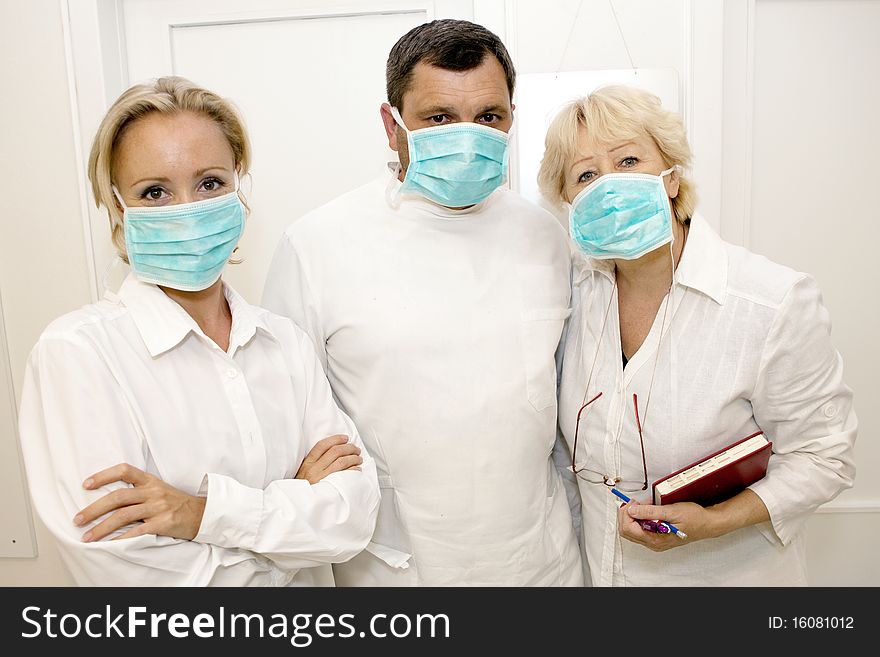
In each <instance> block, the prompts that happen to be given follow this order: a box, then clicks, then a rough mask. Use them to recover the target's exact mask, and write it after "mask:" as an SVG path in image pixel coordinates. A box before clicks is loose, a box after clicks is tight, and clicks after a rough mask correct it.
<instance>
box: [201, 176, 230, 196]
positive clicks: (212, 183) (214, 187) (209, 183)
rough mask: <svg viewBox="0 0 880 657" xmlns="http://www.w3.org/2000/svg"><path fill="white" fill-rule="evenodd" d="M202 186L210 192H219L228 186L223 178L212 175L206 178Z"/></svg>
mask: <svg viewBox="0 0 880 657" xmlns="http://www.w3.org/2000/svg"><path fill="white" fill-rule="evenodd" d="M201 187H202V190H204V191H206V192H208V193H213V192H218V191H220V190H221V189H223V188H224V187H226V183H225V182H223V181H222V180H220V178H216V177H213V176H212V177H210V178H205V179H204V180H203V181H202V185H201Z"/></svg>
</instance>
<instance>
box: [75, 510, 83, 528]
mask: <svg viewBox="0 0 880 657" xmlns="http://www.w3.org/2000/svg"><path fill="white" fill-rule="evenodd" d="M83 520H85V518H83V516H82V514H81V513H78V514H76V517H74V519H73V524H75V525H81V524H83Z"/></svg>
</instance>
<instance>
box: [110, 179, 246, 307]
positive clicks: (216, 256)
mask: <svg viewBox="0 0 880 657" xmlns="http://www.w3.org/2000/svg"><path fill="white" fill-rule="evenodd" d="M113 191H114V192H115V193H116V196H117V198H119V193H118V192H116V190H115V189H114V190H113ZM119 202H120V204H122V207H123V208H125V214H124V216H123V222H124V223H123V229H124V232H125V248H126V250H127V251H128V262H129V264H130V265H131V270H132V271H133V272H134V274H135V275H136V276H137V277H138V279H139V280H141V281H144V282H145V283H155V284H156V285H163V286H165V287H170V288H173V289H175V290H184V291H187V292H195V291H198V290H204V289H206V288H209V287H210V286H211V285H213V284H214V283H215V282H216V281H217V279H218V278H220V274H221V272H222V271H223V267H224V266H225V265H226V262H227V261H228V260H229V257H230V256H231V255H232V252H233V250H235V246H236V245H237V244H238V240H239V238H240V237H241V234H242V232H243V231H244V218H245V209H244V205H243V204H242V202H241V199H239V197H238V193H237V192H231V193H229V194H224V195H223V196H218V197H216V198H211V199H207V200H204V201H194V202H192V203H181V204H179V205H165V206H162V207H132V208H129V207H125V204H124V203H122V199H121V198H120V199H119Z"/></svg>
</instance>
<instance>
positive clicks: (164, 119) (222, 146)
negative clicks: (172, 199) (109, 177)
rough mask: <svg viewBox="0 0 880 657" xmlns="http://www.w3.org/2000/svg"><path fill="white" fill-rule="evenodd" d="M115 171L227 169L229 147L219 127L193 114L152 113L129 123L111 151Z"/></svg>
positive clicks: (230, 159)
mask: <svg viewBox="0 0 880 657" xmlns="http://www.w3.org/2000/svg"><path fill="white" fill-rule="evenodd" d="M113 154H114V158H113V160H114V163H115V166H114V168H115V169H116V170H117V171H118V172H119V173H120V174H123V173H125V172H129V171H131V170H132V169H136V170H142V169H145V168H147V169H151V170H157V169H162V168H175V169H176V168H181V167H193V168H200V167H204V166H206V164H205V163H206V162H207V161H210V163H209V164H207V166H217V165H223V166H229V165H231V164H233V159H234V157H233V154H232V147H231V146H230V145H229V142H228V140H227V139H226V136H225V135H224V134H223V130H222V129H221V128H220V126H219V125H218V124H217V123H216V122H215V121H213V120H211V119H210V118H208V117H206V116H202V115H199V114H194V113H192V112H177V113H174V114H162V113H160V112H151V113H150V114H147V115H146V116H145V117H143V118H140V119H137V120H136V121H135V122H134V123H131V124H129V125H128V126H127V127H126V128H125V130H124V132H123V133H122V135H121V136H120V138H119V141H118V142H117V144H116V147H115V148H114V153H113Z"/></svg>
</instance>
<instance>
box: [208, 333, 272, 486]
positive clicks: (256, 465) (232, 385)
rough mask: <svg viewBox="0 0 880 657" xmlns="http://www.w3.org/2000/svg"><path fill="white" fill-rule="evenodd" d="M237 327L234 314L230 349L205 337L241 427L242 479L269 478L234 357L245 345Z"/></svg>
mask: <svg viewBox="0 0 880 657" xmlns="http://www.w3.org/2000/svg"><path fill="white" fill-rule="evenodd" d="M236 328H237V327H236V325H235V318H234V317H233V326H232V331H231V332H230V336H229V351H228V352H226V351H223V349H221V348H220V347H219V346H218V345H217V344H216V343H215V342H214V341H213V340H210V339H209V338H207V337H206V336H203V337H204V339H205V340H207V342H208V344H209V345H210V347H211V357H212V360H213V361H214V366H215V368H216V370H217V373H218V375H219V379H220V381H221V382H222V386H223V391H224V393H225V394H226V398H227V400H228V401H229V408H230V410H231V411H232V416H233V417H234V418H235V423H236V427H237V428H238V435H239V439H240V440H241V447H242V453H243V454H244V462H245V467H246V473H247V475H246V477H243V478H242V479H243V480H247V481H253V482H263V481H265V478H266V448H265V445H264V442H263V432H262V430H261V428H260V422H259V420H258V419H257V411H256V408H255V407H254V402H253V398H252V397H251V391H250V388H249V387H248V384H247V379H246V378H245V375H244V371H243V370H242V369H241V366H240V365H239V364H238V363H237V362H236V360H235V355H236V354H237V353H238V351H239V347H241V346H243V345H242V343H241V337H242V336H241V335H239V334H238V333H239V331H237V330H236Z"/></svg>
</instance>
